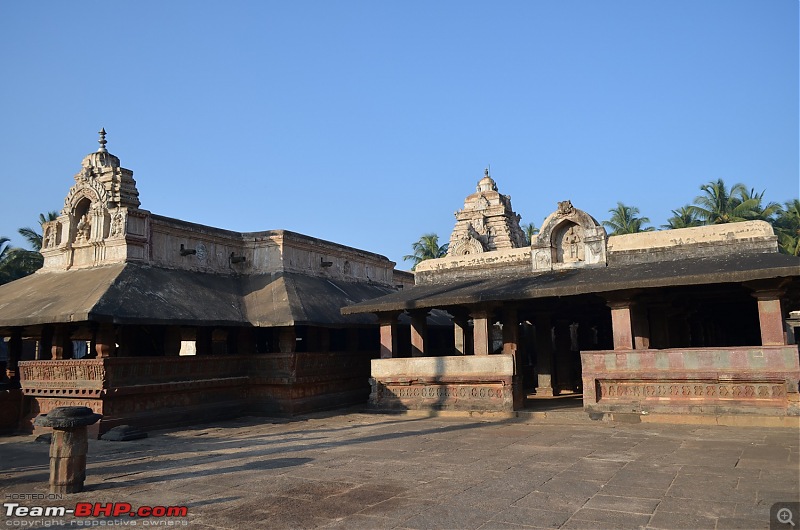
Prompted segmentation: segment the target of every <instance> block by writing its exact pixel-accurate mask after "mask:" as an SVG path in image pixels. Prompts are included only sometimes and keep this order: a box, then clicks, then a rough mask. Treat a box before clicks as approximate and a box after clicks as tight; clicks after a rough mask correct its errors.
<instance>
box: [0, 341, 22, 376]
mask: <svg viewBox="0 0 800 530" xmlns="http://www.w3.org/2000/svg"><path fill="white" fill-rule="evenodd" d="M0 340H3V339H2V337H0ZM21 357H22V330H21V329H20V328H13V329H12V330H11V337H10V339H9V341H8V362H6V377H8V379H9V381H11V384H12V385H14V386H15V387H19V360H20V358H21Z"/></svg>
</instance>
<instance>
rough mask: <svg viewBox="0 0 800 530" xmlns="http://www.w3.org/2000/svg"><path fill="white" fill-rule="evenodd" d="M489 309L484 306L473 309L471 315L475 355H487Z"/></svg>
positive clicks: (489, 337) (489, 338) (489, 336)
mask: <svg viewBox="0 0 800 530" xmlns="http://www.w3.org/2000/svg"><path fill="white" fill-rule="evenodd" d="M490 315H491V311H489V310H488V309H485V308H479V309H474V310H473V311H472V313H471V314H470V316H471V317H472V342H473V351H474V352H475V355H489V353H490V352H489V346H490V345H489V341H490V340H491V335H489V316H490Z"/></svg>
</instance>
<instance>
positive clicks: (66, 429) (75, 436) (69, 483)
mask: <svg viewBox="0 0 800 530" xmlns="http://www.w3.org/2000/svg"><path fill="white" fill-rule="evenodd" d="M100 418H101V415H100V414H95V413H94V412H92V409H90V408H89V407H57V408H55V409H53V410H52V411H50V413H49V414H42V415H41V416H39V417H38V418H36V421H35V424H36V425H37V426H40V427H51V428H52V429H53V438H52V440H51V442H50V493H77V492H79V491H83V482H84V480H86V453H87V451H88V449H89V442H88V438H87V432H86V427H87V426H88V425H92V424H94V423H96V422H97V421H98V420H99V419H100Z"/></svg>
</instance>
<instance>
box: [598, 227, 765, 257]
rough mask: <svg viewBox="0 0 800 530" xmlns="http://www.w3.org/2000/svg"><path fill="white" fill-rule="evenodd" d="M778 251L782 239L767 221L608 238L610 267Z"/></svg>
mask: <svg viewBox="0 0 800 530" xmlns="http://www.w3.org/2000/svg"><path fill="white" fill-rule="evenodd" d="M777 251H778V238H777V237H776V236H775V233H774V231H773V230H772V226H771V225H770V224H769V223H767V222H765V221H745V222H741V223H727V224H722V225H709V226H697V227H693V228H679V229H675V230H661V231H657V232H641V233H638V234H625V235H620V236H611V237H609V238H608V264H609V266H614V265H627V264H632V263H651V262H657V261H664V260H674V259H686V258H697V257H707V256H726V255H730V254H736V253H752V252H777Z"/></svg>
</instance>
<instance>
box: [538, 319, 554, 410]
mask: <svg viewBox="0 0 800 530" xmlns="http://www.w3.org/2000/svg"><path fill="white" fill-rule="evenodd" d="M535 326H536V377H537V381H536V395H537V396H552V395H553V335H552V325H551V323H550V314H549V313H537V314H536V322H535Z"/></svg>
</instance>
